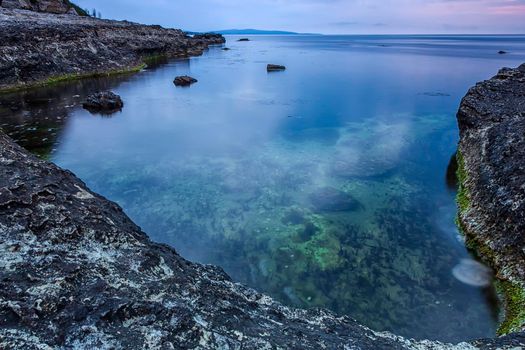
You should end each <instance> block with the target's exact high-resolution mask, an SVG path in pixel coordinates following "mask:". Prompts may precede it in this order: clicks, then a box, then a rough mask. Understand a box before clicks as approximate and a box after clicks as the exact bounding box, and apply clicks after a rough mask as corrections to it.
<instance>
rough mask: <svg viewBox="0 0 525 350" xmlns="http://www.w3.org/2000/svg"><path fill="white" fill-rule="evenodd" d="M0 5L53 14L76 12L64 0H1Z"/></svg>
mask: <svg viewBox="0 0 525 350" xmlns="http://www.w3.org/2000/svg"><path fill="white" fill-rule="evenodd" d="M0 6H1V7H4V8H9V9H21V10H30V11H38V12H49V13H55V14H64V13H69V14H77V12H76V11H75V10H74V9H73V7H72V6H71V4H70V3H69V2H68V1H65V0H1V1H0ZM72 9H73V10H72Z"/></svg>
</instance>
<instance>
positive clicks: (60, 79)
mask: <svg viewBox="0 0 525 350" xmlns="http://www.w3.org/2000/svg"><path fill="white" fill-rule="evenodd" d="M145 67H146V64H145V63H141V64H139V65H136V66H133V67H129V68H123V69H117V70H112V71H107V72H88V73H70V74H62V75H56V76H51V77H49V78H47V79H44V80H42V81H38V82H34V83H28V84H20V85H15V86H11V87H7V88H0V94H8V93H13V92H18V91H24V90H32V89H38V88H42V87H46V86H52V85H56V84H59V83H64V82H68V81H74V80H80V79H89V78H98V77H110V76H114V75H120V74H132V73H137V72H140V71H141V70H142V69H144V68H145Z"/></svg>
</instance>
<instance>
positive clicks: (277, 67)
mask: <svg viewBox="0 0 525 350" xmlns="http://www.w3.org/2000/svg"><path fill="white" fill-rule="evenodd" d="M285 69H286V67H285V66H282V65H280V64H269V65H267V66H266V70H267V71H268V72H278V71H283V70H285Z"/></svg>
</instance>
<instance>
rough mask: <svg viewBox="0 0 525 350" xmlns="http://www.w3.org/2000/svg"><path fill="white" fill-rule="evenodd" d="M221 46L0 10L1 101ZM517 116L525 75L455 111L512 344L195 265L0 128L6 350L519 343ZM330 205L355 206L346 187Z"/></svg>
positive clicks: (466, 223)
mask: <svg viewBox="0 0 525 350" xmlns="http://www.w3.org/2000/svg"><path fill="white" fill-rule="evenodd" d="M7 2H9V3H14V1H13V0H9V1H6V0H4V1H3V3H4V4H5V3H7ZM49 2H52V1H49ZM0 6H2V1H1V0H0ZM57 11H58V10H57ZM55 12H56V11H55ZM223 42H224V38H223V37H222V36H220V35H214V34H204V35H196V36H194V37H188V36H186V35H185V34H184V33H183V32H182V31H180V30H174V29H164V28H161V27H158V26H144V25H139V24H134V23H129V22H118V21H105V20H97V19H93V18H89V17H81V16H76V15H74V14H61V15H56V14H49V13H40V12H38V13H37V12H34V11H25V10H12V9H3V8H1V7H0V91H2V90H3V91H8V90H14V89H20V88H27V87H32V86H39V85H41V84H47V83H52V82H55V81H60V80H65V79H71V78H79V77H87V76H96V75H105V74H112V73H119V72H127V71H133V70H137V69H140V67H142V65H143V64H144V62H145V60H147V59H148V58H152V57H158V56H168V57H186V56H192V55H199V54H201V53H202V52H203V51H204V50H205V49H206V48H207V47H208V46H209V45H211V44H220V43H223ZM524 118H525V66H522V67H520V68H518V69H504V70H502V71H500V72H499V73H498V75H497V76H496V77H494V78H493V79H491V80H489V81H486V82H483V83H480V84H478V85H476V87H474V88H472V89H471V90H470V91H469V93H468V94H467V96H466V97H465V98H464V100H463V101H462V104H461V107H460V111H459V113H458V122H459V127H460V132H461V142H460V145H459V151H458V155H457V159H458V165H459V166H458V174H459V180H460V186H461V188H460V193H459V196H458V202H459V204H460V213H459V218H458V221H459V223H460V225H461V227H462V228H463V231H464V232H465V234H466V235H467V237H468V242H469V244H471V245H472V247H473V248H474V249H475V250H476V251H478V252H479V254H480V255H481V257H482V258H484V259H485V260H487V262H488V263H489V264H491V265H492V266H493V267H494V268H495V270H496V272H497V273H498V276H497V277H498V278H499V280H500V281H501V282H499V284H500V289H501V291H502V293H503V295H505V296H506V311H507V312H506V316H507V317H506V321H505V322H504V323H503V324H502V328H501V332H502V333H509V334H508V335H506V336H504V337H500V338H495V339H486V340H479V341H474V342H470V343H461V344H456V345H454V344H443V343H439V342H432V341H414V340H408V339H404V338H402V337H398V336H395V335H393V334H390V333H378V332H374V331H372V330H370V329H368V328H366V327H364V326H362V325H359V324H358V323H356V322H355V321H354V320H352V319H351V318H349V317H347V316H344V317H341V316H337V315H335V314H333V313H331V312H329V311H326V310H321V309H312V310H301V309H295V308H290V307H286V306H283V305H281V304H280V303H278V302H276V301H274V300H273V299H272V298H270V297H268V296H266V295H264V294H260V293H258V292H256V291H254V290H252V289H249V288H247V287H244V286H242V285H240V284H237V283H234V282H233V281H232V280H231V279H230V278H229V277H228V276H227V275H226V274H225V273H224V271H222V269H220V268H218V267H214V266H204V265H200V264H195V263H191V262H189V261H187V260H185V259H184V258H182V257H181V256H179V255H178V254H177V252H176V251H175V250H174V249H173V248H171V247H169V246H166V245H162V244H157V243H154V242H152V241H150V239H149V238H148V237H147V235H146V234H145V233H144V232H143V231H142V230H141V229H140V228H139V227H138V226H137V225H135V224H134V223H133V222H132V221H131V220H130V219H129V218H128V217H127V216H126V215H125V214H124V213H123V211H122V209H121V208H120V207H119V206H118V205H117V204H115V203H113V202H110V201H108V200H107V199H105V198H103V197H101V196H100V195H98V194H96V193H93V192H92V191H90V190H89V189H88V188H87V187H86V185H85V184H84V183H83V182H82V181H81V180H79V179H78V178H77V177H76V176H75V175H74V174H72V173H71V172H69V171H66V170H63V169H61V168H59V167H57V166H56V165H54V164H52V163H49V162H47V161H44V160H41V159H39V158H37V157H36V156H34V155H31V154H29V153H28V152H27V151H25V150H24V149H23V148H21V147H20V146H18V145H16V144H15V143H14V142H13V141H12V140H11V139H10V138H9V137H7V136H6V135H4V134H3V133H2V132H1V131H0V252H1V254H0V349H7V350H10V349H194V348H198V349H218V348H219V349H316V350H317V349H418V350H425V349H429V350H430V349H434V350H438V349H458V350H459V349H488V350H491V349H519V348H522V347H525V333H524V332H523V330H524V329H523V325H524V319H525V317H524V310H525V301H524V300H525V298H524V292H523V290H524V289H523V285H524V281H525V264H524V263H525V235H524V232H525V218H524V216H525V211H524V209H525V208H524V206H525V204H524V202H525V187H524V186H523V184H524V183H525V171H524V167H523V159H525V158H524V156H525V130H524V125H525V124H524V123H523V120H524ZM325 192H326V191H325ZM322 195H323V196H324V197H326V196H332V197H333V196H335V197H337V198H338V199H339V201H340V202H341V203H342V205H345V206H350V205H354V201H353V200H352V199H351V198H340V194H338V193H331V192H330V193H328V192H326V193H322ZM319 210H323V207H320V208H319ZM474 326H475V325H473V327H474Z"/></svg>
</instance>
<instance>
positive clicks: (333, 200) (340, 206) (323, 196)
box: [309, 187, 361, 212]
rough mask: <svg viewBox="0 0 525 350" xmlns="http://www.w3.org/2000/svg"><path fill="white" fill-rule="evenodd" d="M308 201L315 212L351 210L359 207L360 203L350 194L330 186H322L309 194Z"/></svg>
mask: <svg viewBox="0 0 525 350" xmlns="http://www.w3.org/2000/svg"><path fill="white" fill-rule="evenodd" d="M309 199H310V202H311V204H312V206H313V208H314V210H315V211H317V212H337V211H353V210H357V209H359V208H361V203H359V201H357V199H355V198H354V197H352V195H350V194H348V193H346V192H343V191H339V190H337V189H335V188H332V187H323V188H320V189H318V190H317V191H315V192H314V193H312V194H310V196H309Z"/></svg>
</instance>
